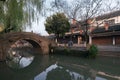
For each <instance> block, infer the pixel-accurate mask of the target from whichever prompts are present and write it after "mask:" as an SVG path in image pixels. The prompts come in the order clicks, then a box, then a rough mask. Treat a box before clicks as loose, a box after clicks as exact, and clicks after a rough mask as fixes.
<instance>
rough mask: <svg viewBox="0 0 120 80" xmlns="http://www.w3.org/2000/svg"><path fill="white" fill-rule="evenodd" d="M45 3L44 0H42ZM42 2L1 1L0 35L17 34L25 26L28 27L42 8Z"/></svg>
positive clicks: (26, 0)
mask: <svg viewBox="0 0 120 80" xmlns="http://www.w3.org/2000/svg"><path fill="white" fill-rule="evenodd" d="M44 1H45V0H44ZM44 1H43V0H1V1H0V29H1V33H7V32H17V31H21V30H23V29H24V28H25V27H26V25H27V26H29V27H30V25H31V23H32V21H34V20H36V19H37V17H38V14H40V13H41V9H42V8H43V2H44Z"/></svg>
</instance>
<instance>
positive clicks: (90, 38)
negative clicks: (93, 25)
mask: <svg viewBox="0 0 120 80" xmlns="http://www.w3.org/2000/svg"><path fill="white" fill-rule="evenodd" d="M89 44H92V37H91V35H89Z"/></svg>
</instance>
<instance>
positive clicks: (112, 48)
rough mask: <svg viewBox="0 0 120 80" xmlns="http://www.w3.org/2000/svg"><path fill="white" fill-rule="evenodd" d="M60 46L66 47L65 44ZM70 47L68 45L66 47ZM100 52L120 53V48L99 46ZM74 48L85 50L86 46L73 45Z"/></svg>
mask: <svg viewBox="0 0 120 80" xmlns="http://www.w3.org/2000/svg"><path fill="white" fill-rule="evenodd" d="M59 46H65V45H64V44H60V45H59ZM66 46H68V45H66ZM97 47H98V50H99V51H108V52H110V51H112V52H120V46H112V45H107V46H100V45H98V46H97ZM72 48H74V49H81V48H85V44H79V45H78V44H73V46H72Z"/></svg>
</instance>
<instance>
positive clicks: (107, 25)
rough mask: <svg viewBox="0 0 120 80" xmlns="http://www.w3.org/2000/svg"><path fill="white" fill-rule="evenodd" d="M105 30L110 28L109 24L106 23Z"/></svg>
mask: <svg viewBox="0 0 120 80" xmlns="http://www.w3.org/2000/svg"><path fill="white" fill-rule="evenodd" d="M104 28H105V30H108V28H109V24H108V23H107V22H106V23H104Z"/></svg>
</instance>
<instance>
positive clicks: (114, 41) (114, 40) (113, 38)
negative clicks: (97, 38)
mask: <svg viewBox="0 0 120 80" xmlns="http://www.w3.org/2000/svg"><path fill="white" fill-rule="evenodd" d="M113 45H115V37H114V36H113Z"/></svg>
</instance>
